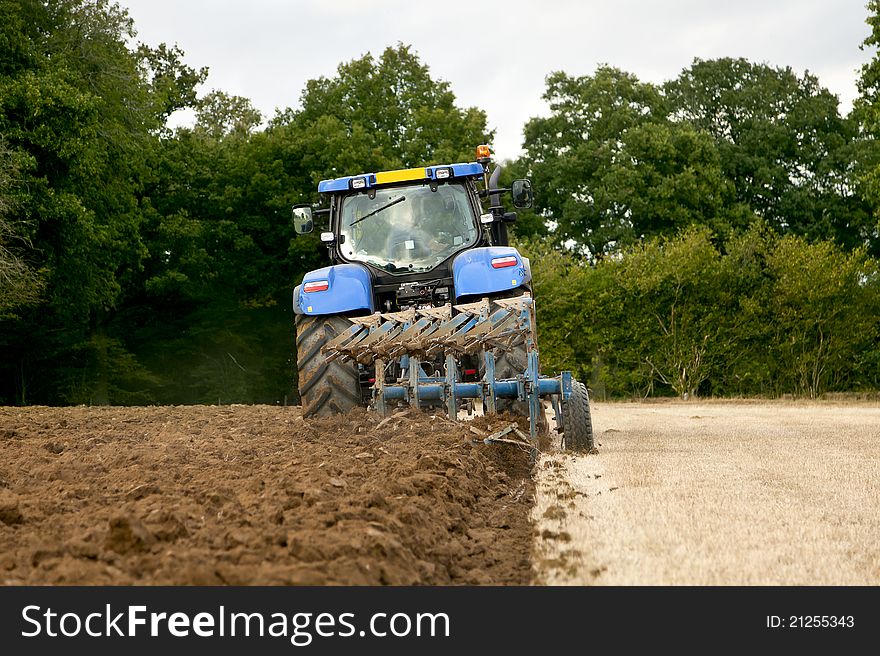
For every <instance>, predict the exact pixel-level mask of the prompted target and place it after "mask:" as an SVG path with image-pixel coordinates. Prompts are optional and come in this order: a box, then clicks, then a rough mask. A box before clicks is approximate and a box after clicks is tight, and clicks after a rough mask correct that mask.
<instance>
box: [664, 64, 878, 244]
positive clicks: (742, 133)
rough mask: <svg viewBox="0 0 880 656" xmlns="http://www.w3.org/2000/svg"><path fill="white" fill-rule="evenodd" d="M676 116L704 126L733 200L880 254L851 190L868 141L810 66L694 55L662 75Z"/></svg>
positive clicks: (782, 225)
mask: <svg viewBox="0 0 880 656" xmlns="http://www.w3.org/2000/svg"><path fill="white" fill-rule="evenodd" d="M665 92H666V97H667V98H668V101H669V103H670V109H671V111H672V114H673V116H675V117H676V119H677V120H680V121H684V122H687V123H689V124H691V125H693V126H694V127H696V128H697V129H699V130H702V131H705V132H707V133H708V134H710V135H712V137H713V138H714V140H715V144H716V146H717V149H718V153H719V157H720V161H721V164H722V168H723V171H724V177H725V178H726V179H727V180H729V181H730V182H731V183H732V185H733V189H734V190H735V196H736V201H737V202H738V203H740V204H741V205H742V206H745V207H748V208H749V209H750V210H751V211H752V212H754V213H755V214H757V215H758V216H759V217H761V218H763V220H764V221H765V222H766V223H767V224H769V225H770V226H772V227H774V228H775V229H776V230H777V231H779V232H780V233H790V234H797V235H803V236H806V237H808V238H810V239H834V240H836V241H837V242H838V243H840V244H842V245H844V246H846V247H847V248H855V247H858V246H863V245H866V246H869V247H870V248H871V249H872V251H873V252H874V254H880V240H878V236H877V235H876V234H874V231H873V229H872V225H871V223H872V221H871V218H870V206H869V205H867V204H866V203H865V201H864V200H863V199H862V198H861V197H860V196H859V195H858V194H857V189H856V186H857V177H858V176H857V173H858V171H859V168H860V165H861V163H862V162H864V161H866V160H867V159H870V158H872V157H875V156H876V154H875V152H876V149H875V148H874V146H873V144H870V143H868V142H866V141H864V140H860V139H859V138H858V128H857V123H856V121H855V120H854V119H853V118H851V117H847V118H843V117H841V116H840V114H839V112H838V99H837V97H836V96H834V95H833V94H832V93H831V92H830V91H828V90H827V89H825V88H823V87H822V86H821V85H820V84H819V81H818V80H817V79H816V78H815V77H814V76H812V75H810V74H809V73H807V74H805V75H803V76H802V77H798V76H797V75H795V73H794V72H793V71H792V70H791V69H790V68H773V67H771V66H768V65H766V64H753V63H751V62H748V61H746V60H744V59H729V58H725V59H717V60H712V61H702V60H699V59H697V60H695V62H694V64H693V65H692V66H691V67H690V68H688V69H685V70H684V71H682V73H681V74H680V75H679V77H678V78H677V79H676V80H673V81H671V82H669V83H667V84H666V85H665Z"/></svg>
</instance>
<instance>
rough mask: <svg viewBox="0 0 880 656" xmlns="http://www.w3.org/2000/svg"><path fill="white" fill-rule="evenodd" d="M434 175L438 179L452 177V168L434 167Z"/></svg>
mask: <svg viewBox="0 0 880 656" xmlns="http://www.w3.org/2000/svg"><path fill="white" fill-rule="evenodd" d="M434 177H436V178H437V179H438V180H446V179H447V178H450V177H452V169H449V168H445V169H436V170H435V171H434Z"/></svg>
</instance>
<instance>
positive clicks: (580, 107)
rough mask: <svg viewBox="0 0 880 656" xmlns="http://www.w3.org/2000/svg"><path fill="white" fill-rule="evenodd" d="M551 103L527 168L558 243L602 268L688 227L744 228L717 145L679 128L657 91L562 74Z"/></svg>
mask: <svg viewBox="0 0 880 656" xmlns="http://www.w3.org/2000/svg"><path fill="white" fill-rule="evenodd" d="M544 98H545V99H546V100H547V101H548V102H549V103H550V109H551V116H550V117H548V118H534V119H532V120H530V121H529V122H528V124H527V125H526V129H525V143H524V147H525V149H526V153H527V155H526V157H525V159H526V160H527V162H528V163H529V167H528V168H529V169H530V172H531V174H532V175H533V177H534V180H535V186H536V188H537V193H536V203H537V207H538V209H539V211H541V213H542V214H543V216H544V217H545V218H546V219H549V220H550V221H552V222H553V223H554V224H555V232H554V235H555V237H556V239H557V240H558V241H559V242H560V243H569V244H570V245H571V244H573V245H575V246H576V247H577V248H579V249H581V250H583V251H585V252H588V253H589V254H590V255H591V256H592V257H593V258H595V259H600V258H602V257H604V256H605V255H606V254H608V253H611V252H614V251H615V250H618V249H621V248H625V247H626V246H627V245H630V244H634V243H636V242H637V241H638V240H639V239H642V238H644V237H650V236H652V235H656V234H662V233H665V232H669V231H675V230H677V229H680V228H682V227H684V226H688V225H695V224H696V225H707V226H711V227H713V228H714V229H715V230H718V231H725V230H729V229H730V228H731V226H734V225H736V224H737V223H739V222H741V220H742V217H743V215H744V211H743V209H742V208H740V207H738V206H736V204H735V203H734V201H733V186H732V185H731V184H730V182H729V181H728V180H727V178H726V177H725V176H724V175H723V172H722V168H721V160H720V158H719V155H718V153H717V151H716V148H715V144H714V141H713V140H712V139H711V137H710V136H709V135H708V134H706V133H705V132H702V131H698V130H696V129H695V128H694V127H692V126H691V125H689V124H687V123H677V122H674V121H671V120H670V119H669V117H668V114H669V111H668V104H667V101H666V99H665V98H664V96H663V94H662V92H661V90H660V89H659V88H657V87H655V86H654V85H651V84H645V83H641V82H639V81H638V80H637V79H636V78H635V76H633V75H631V74H628V73H624V72H622V71H620V70H618V69H615V68H610V67H605V66H603V67H600V68H599V69H598V70H597V71H596V73H595V74H594V75H592V76H586V77H581V78H571V77H569V76H567V75H565V74H564V73H554V74H553V75H551V76H549V77H548V79H547V91H546V93H545V94H544Z"/></svg>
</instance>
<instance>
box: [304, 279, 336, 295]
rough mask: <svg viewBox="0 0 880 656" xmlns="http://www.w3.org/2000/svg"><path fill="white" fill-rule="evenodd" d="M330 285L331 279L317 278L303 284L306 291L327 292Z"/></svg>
mask: <svg viewBox="0 0 880 656" xmlns="http://www.w3.org/2000/svg"><path fill="white" fill-rule="evenodd" d="M329 287H330V281H329V280H315V281H313V282H307V283H306V284H304V285H303V291H304V292H326V291H327V289H329Z"/></svg>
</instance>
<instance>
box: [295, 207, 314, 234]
mask: <svg viewBox="0 0 880 656" xmlns="http://www.w3.org/2000/svg"><path fill="white" fill-rule="evenodd" d="M314 228H315V221H314V219H313V218H312V208H311V207H309V206H308V205H295V206H294V208H293V229H294V231H295V232H296V234H298V235H304V234H306V233H308V232H311V231H312V230H314Z"/></svg>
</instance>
